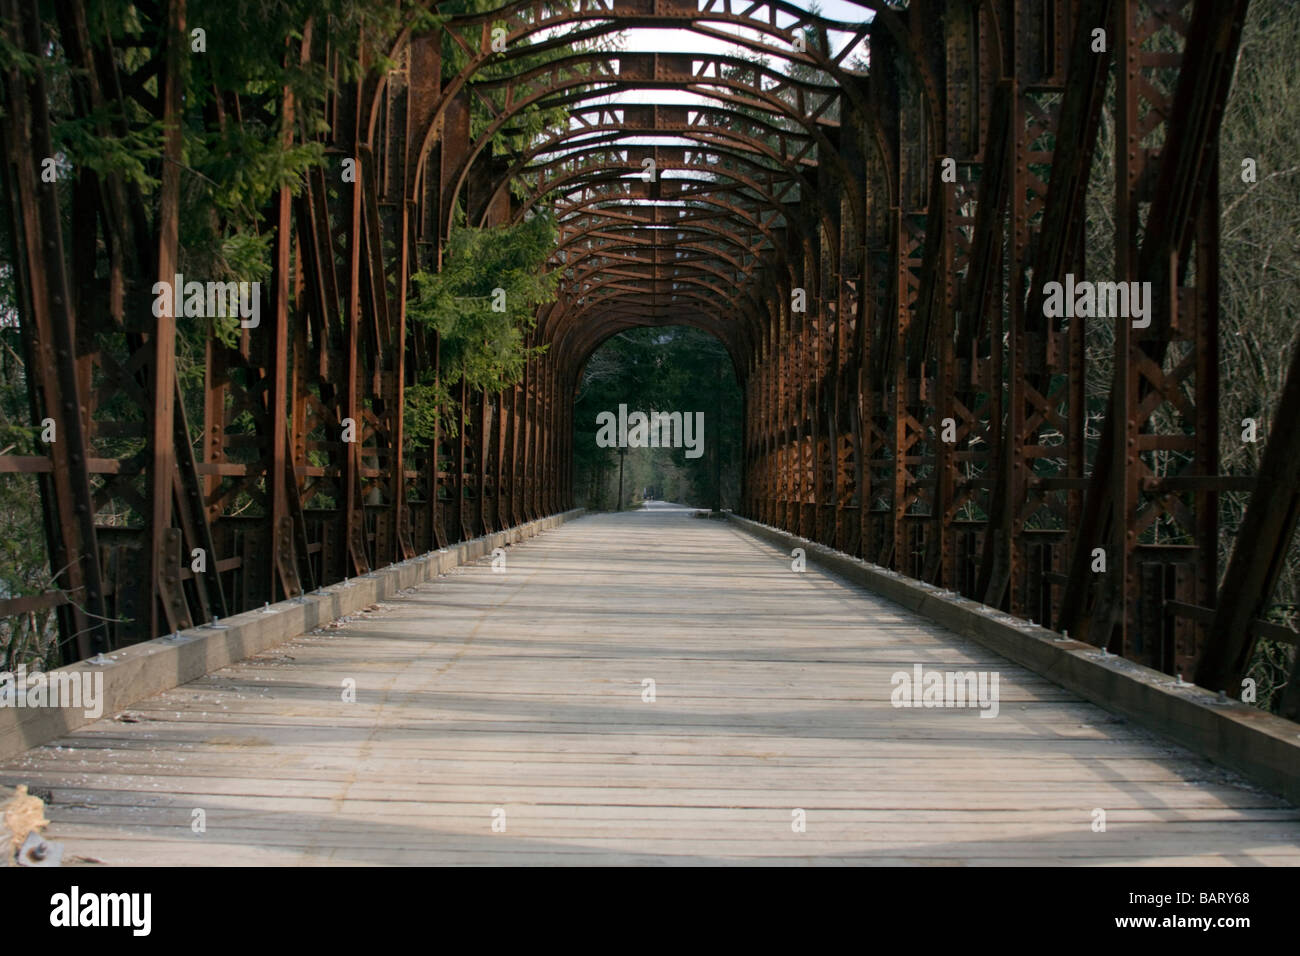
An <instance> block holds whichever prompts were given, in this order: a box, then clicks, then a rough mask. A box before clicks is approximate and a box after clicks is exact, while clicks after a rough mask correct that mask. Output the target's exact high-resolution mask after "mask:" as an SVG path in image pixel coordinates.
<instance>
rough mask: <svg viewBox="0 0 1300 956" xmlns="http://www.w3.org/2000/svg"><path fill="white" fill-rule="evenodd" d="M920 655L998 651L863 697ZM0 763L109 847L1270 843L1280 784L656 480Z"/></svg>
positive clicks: (771, 857)
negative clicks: (698, 514) (763, 538)
mask: <svg viewBox="0 0 1300 956" xmlns="http://www.w3.org/2000/svg"><path fill="white" fill-rule="evenodd" d="M918 663H919V664H921V665H923V666H924V667H925V668H926V669H927V670H931V669H932V670H943V671H951V670H962V671H968V670H976V671H981V670H984V671H996V672H997V673H998V674H999V690H1000V703H999V714H998V716H997V717H996V718H995V719H986V718H981V717H980V716H979V713H980V712H979V710H978V709H974V708H943V709H917V708H896V707H894V706H892V705H891V703H890V694H891V690H892V687H891V684H890V678H891V675H892V674H894V673H895V672H897V671H900V670H901V671H909V672H910V671H911V670H912V667H913V665H915V664H918ZM646 679H651V680H653V681H654V682H655V686H654V690H655V700H654V701H653V702H648V701H646V700H643V694H644V685H643V681H645V680H646ZM348 680H353V681H355V682H356V701H355V703H348V702H345V701H344V700H343V695H344V685H345V682H346V681H348ZM0 783H3V784H11V785H12V784H17V783H27V784H29V785H30V786H32V787H33V788H36V789H37V790H38V792H39V791H41V790H44V791H47V792H48V794H49V796H50V798H51V803H50V806H49V808H48V809H47V815H48V816H49V818H50V820H51V821H52V825H51V826H50V828H49V831H48V836H49V837H50V838H51V839H55V840H59V841H62V842H63V843H64V844H65V846H66V853H67V854H68V855H70V856H74V857H80V858H83V859H92V860H98V861H102V862H104V863H108V864H269V865H280V864H430V863H432V864H441V863H475V864H484V863H486V864H506V863H510V864H514V863H525V864H528V863H537V864H542V863H561V864H632V863H679V864H698V863H703V864H712V863H731V862H790V863H864V862H865V863H905V864H948V865H951V864H957V865H961V864H972V863H980V864H1011V863H1033V864H1080V863H1088V864H1133V863H1176V864H1184V863H1186V864H1192V863H1196V864H1206V863H1208V864H1215V863H1220V864H1291V865H1295V864H1300V810H1297V809H1296V808H1294V807H1292V806H1290V805H1289V804H1286V803H1284V802H1282V801H1280V800H1279V799H1277V798H1274V797H1271V796H1269V795H1267V794H1265V793H1262V792H1260V791H1258V790H1255V789H1253V788H1251V787H1250V786H1248V785H1247V784H1245V783H1244V782H1243V781H1241V780H1240V779H1239V778H1236V777H1234V776H1232V775H1231V774H1228V773H1226V772H1224V771H1221V770H1219V769H1217V768H1215V767H1213V766H1211V765H1210V764H1208V763H1207V762H1205V761H1204V760H1201V759H1199V758H1197V757H1195V756H1193V755H1192V754H1190V753H1188V752H1187V751H1185V750H1181V749H1180V748H1178V747H1176V746H1174V745H1172V744H1169V743H1167V742H1165V741H1163V740H1162V739H1160V738H1157V737H1154V736H1153V735H1151V734H1149V733H1146V732H1144V731H1142V730H1141V729H1140V728H1138V727H1135V726H1133V725H1132V724H1130V723H1127V722H1124V721H1122V720H1120V719H1118V718H1115V717H1113V716H1111V715H1109V714H1107V713H1106V712H1104V711H1102V710H1100V709H1099V708H1097V707H1095V706H1093V705H1091V704H1087V703H1084V702H1082V701H1080V700H1078V699H1077V698H1074V697H1072V696H1071V695H1070V694H1068V693H1066V692H1065V691H1063V690H1061V689H1060V688H1058V687H1056V686H1055V685H1053V684H1051V683H1049V682H1047V681H1045V680H1043V679H1042V678H1040V677H1038V676H1037V675H1035V674H1032V673H1030V672H1028V671H1026V670H1024V669H1022V668H1018V667H1015V666H1013V665H1011V664H1009V663H1008V662H1006V661H1004V660H1002V659H1000V658H997V657H995V656H994V655H992V654H990V653H989V652H987V651H985V650H983V649H981V648H980V647H979V646H978V645H975V644H973V643H971V642H969V641H967V640H964V639H962V638H960V637H958V636H956V635H954V634H952V633H951V632H948V631H945V630H943V629H942V628H939V627H936V626H934V625H932V624H929V623H927V622H924V621H922V620H921V619H919V618H916V617H914V616H913V615H911V614H909V613H906V612H904V611H901V610H900V609H898V608H897V607H895V606H893V605H890V604H888V603H886V602H884V601H882V600H880V599H878V598H875V597H873V596H871V595H870V594H867V593H865V592H863V591H860V590H857V589H854V588H851V587H849V586H847V585H844V584H841V583H839V582H838V581H836V580H835V579H833V578H830V577H828V576H826V575H824V574H822V573H820V572H818V571H817V570H816V569H814V568H812V567H811V566H810V567H809V570H808V571H807V573H804V574H795V573H793V572H792V571H791V569H790V560H789V558H788V557H786V556H782V555H781V554H779V553H778V552H776V551H775V550H773V549H772V548H770V547H768V546H767V545H764V544H761V543H759V542H757V541H755V540H754V539H752V538H750V537H748V536H747V535H745V534H743V533H741V532H739V531H737V530H735V529H734V528H733V527H730V526H728V525H727V524H725V523H722V522H716V521H705V520H699V519H696V518H694V517H692V516H691V513H690V512H686V511H673V510H670V509H666V508H659V509H655V510H653V511H650V512H645V511H643V512H634V513H629V514H624V515H603V516H593V517H588V518H583V519H581V520H579V521H576V522H573V523H571V524H568V525H565V526H564V527H562V528H560V529H558V530H555V531H552V532H548V533H547V534H545V535H543V536H541V537H539V538H535V539H532V540H531V541H528V542H527V543H525V544H522V545H518V546H516V547H513V548H511V549H509V551H508V566H507V569H506V571H505V573H494V572H493V571H492V570H491V568H490V567H489V566H488V564H487V563H486V562H484V563H482V564H481V565H477V566H473V567H467V568H462V569H458V570H457V571H456V572H454V573H452V574H450V575H447V576H446V577H443V578H441V579H439V580H437V581H436V582H432V583H430V584H427V585H425V586H422V587H420V588H418V589H416V590H414V591H412V592H410V593H407V594H405V595H402V596H401V597H400V598H398V599H396V600H392V601H388V602H385V603H384V604H383V605H382V606H377V607H375V609H374V610H372V611H370V612H368V613H366V614H364V615H361V616H359V617H358V619H356V620H354V621H352V622H349V623H342V624H337V625H334V626H331V627H329V628H326V629H323V630H322V631H320V632H318V633H313V634H309V635H305V636H303V637H301V638H300V639H298V640H295V641H292V642H290V643H287V644H283V645H280V646H278V647H276V648H275V649H274V650H272V651H271V652H268V653H265V654H263V655H261V656H259V657H257V658H254V659H251V660H248V661H245V662H243V663H241V664H239V665H237V666H234V667H229V668H226V669H224V670H221V671H218V672H216V673H213V674H210V675H208V676H207V677H205V678H204V679H202V680H199V681H195V682H193V683H191V684H187V685H184V686H182V687H179V688H177V689H175V690H173V691H171V692H168V693H166V694H162V695H159V696H157V697H154V698H151V699H150V700H148V701H146V702H142V703H141V704H140V705H138V706H136V707H134V708H133V709H132V710H131V711H129V712H128V713H126V714H119V715H113V716H110V717H108V718H106V719H104V720H101V721H99V722H98V723H95V724H93V725H91V726H89V727H87V728H85V729H83V730H80V731H78V732H76V733H73V734H71V735H69V736H67V737H65V738H63V739H61V740H59V741H56V742H54V743H52V744H49V745H47V746H43V747H39V748H37V749H35V750H32V751H29V752H28V753H27V754H26V755H24V756H22V757H20V758H17V759H15V760H11V761H9V762H7V763H5V764H2V765H0ZM1098 808H1099V809H1102V810H1104V811H1105V814H1106V830H1105V832H1095V831H1094V829H1093V821H1094V810H1095V809H1098ZM196 810H201V811H203V813H202V816H203V822H204V824H205V827H206V829H205V831H204V832H202V833H196V832H194V830H193V827H192V823H193V822H194V820H195V817H196V814H195V811H196ZM796 810H802V811H804V813H805V815H806V830H805V831H804V832H795V830H794V828H793V827H792V823H793V822H794V821H795V820H796V818H797V816H798V814H796V813H794V811H796ZM496 811H503V813H500V812H496ZM494 822H495V823H496V826H497V829H494ZM503 823H504V830H501V829H500V828H501V826H502V824H503Z"/></svg>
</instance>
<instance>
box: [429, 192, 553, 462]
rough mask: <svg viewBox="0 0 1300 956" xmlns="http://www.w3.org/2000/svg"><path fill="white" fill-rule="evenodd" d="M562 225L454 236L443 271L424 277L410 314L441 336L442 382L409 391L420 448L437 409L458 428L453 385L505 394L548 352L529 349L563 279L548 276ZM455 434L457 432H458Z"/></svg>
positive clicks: (533, 222)
mask: <svg viewBox="0 0 1300 956" xmlns="http://www.w3.org/2000/svg"><path fill="white" fill-rule="evenodd" d="M555 242H556V229H555V221H554V219H553V218H552V217H550V216H549V215H538V216H533V217H532V218H531V219H527V220H525V221H524V222H522V223H519V224H518V225H514V226H501V227H498V228H494V229H474V228H467V227H458V228H456V229H454V230H452V234H451V238H450V239H449V240H448V243H447V248H446V250H445V253H444V261H443V268H442V271H441V272H437V273H431V272H417V273H416V274H415V275H413V276H412V277H411V278H412V282H413V284H414V286H415V293H416V294H415V296H414V297H413V298H412V300H411V302H410V303H409V304H408V315H409V316H410V318H411V319H413V320H414V321H417V322H422V323H424V324H425V325H426V326H428V327H429V328H430V329H432V330H433V331H435V332H437V333H438V341H439V355H440V359H439V362H440V370H441V377H440V381H441V382H442V383H444V385H443V386H442V387H439V386H438V385H437V384H435V382H434V380H433V376H432V375H431V374H430V373H428V372H426V373H425V375H424V377H423V379H422V380H421V382H420V383H418V385H417V386H415V387H413V388H408V389H407V393H406V401H407V419H406V428H407V431H408V434H409V435H410V437H411V438H412V439H413V440H414V441H416V442H417V443H422V442H424V441H427V439H428V438H429V437H431V436H432V429H433V427H434V425H435V424H436V422H437V421H438V419H437V417H436V414H435V413H434V412H432V411H431V409H430V404H431V403H437V404H438V406H439V407H441V408H442V410H443V422H444V425H445V426H446V427H447V428H449V429H451V428H453V427H454V426H453V425H452V421H451V415H452V413H453V411H454V408H455V405H454V402H453V400H452V398H451V396H450V394H449V392H448V390H447V389H446V387H445V383H447V382H460V381H463V382H464V383H465V385H466V386H467V387H469V388H471V389H483V390H486V391H499V390H500V389H502V388H505V387H507V386H510V385H514V384H515V383H516V382H518V381H519V380H520V378H521V377H522V376H523V372H524V365H525V364H526V362H527V361H528V359H529V358H530V357H532V356H534V355H537V354H540V352H541V351H542V349H541V348H528V347H525V345H524V340H525V336H526V335H527V333H528V330H529V329H531V328H532V327H533V325H534V323H535V322H536V317H537V309H538V307H539V306H542V305H545V304H546V303H548V302H551V301H553V300H554V298H555V288H556V283H557V281H558V279H559V276H558V274H557V273H554V272H547V271H545V267H546V261H547V259H548V258H549V257H550V254H551V252H552V251H553V250H554V249H555ZM452 433H454V432H450V431H449V434H452Z"/></svg>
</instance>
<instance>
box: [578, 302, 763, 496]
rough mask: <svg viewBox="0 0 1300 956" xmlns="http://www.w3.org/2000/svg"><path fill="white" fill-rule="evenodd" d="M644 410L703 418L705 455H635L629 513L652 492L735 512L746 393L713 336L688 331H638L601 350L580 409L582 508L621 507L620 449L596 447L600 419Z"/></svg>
mask: <svg viewBox="0 0 1300 956" xmlns="http://www.w3.org/2000/svg"><path fill="white" fill-rule="evenodd" d="M620 404H622V405H626V406H627V407H628V411H629V413H630V412H632V411H642V412H645V413H647V414H649V413H650V412H651V411H652V410H653V411H661V412H674V411H678V412H682V413H686V412H703V413H704V453H703V454H702V455H701V456H700V457H698V458H689V457H687V456H686V450H685V449H684V448H644V449H631V450H630V451H629V453H628V455H627V459H626V461H625V462H624V463H623V465H624V475H623V485H624V506H626V505H627V504H628V503H629V502H631V501H633V500H634V497H639V496H640V492H641V490H642V489H643V488H645V487H647V486H653V487H654V488H656V489H658V490H659V494H658V497H661V498H664V499H668V500H672V501H678V502H680V503H682V504H689V505H695V506H697V507H714V506H715V505H718V504H721V506H723V507H731V508H734V507H736V505H737V504H738V503H739V497H740V468H741V460H740V458H741V435H742V423H741V413H742V409H741V394H740V387H739V385H738V384H737V383H736V378H735V372H734V370H733V368H732V364H731V357H730V356H729V355H728V354H727V351H726V349H724V348H723V346H722V343H721V342H719V341H718V340H717V339H715V338H714V337H713V336H711V335H709V334H708V333H706V332H701V331H699V330H698V329H692V328H685V327H671V328H653V329H632V330H630V331H627V332H621V333H619V334H618V335H615V336H613V337H612V338H610V339H609V340H607V341H606V342H605V343H604V344H603V345H601V346H600V347H599V348H598V349H597V350H596V351H595V353H593V354H592V356H591V358H590V359H589V360H588V362H587V365H586V367H585V368H584V370H583V373H582V378H581V381H580V384H579V387H578V393H577V397H576V400H575V403H574V412H573V421H574V425H573V430H574V481H573V488H574V495H575V497H576V498H577V503H578V504H579V505H584V506H586V507H589V508H593V509H598V510H604V509H612V508H616V507H617V506H618V501H617V495H618V469H619V461H618V450H617V449H613V448H601V447H599V446H598V445H597V444H596V416H597V414H599V413H600V412H604V411H609V412H614V413H617V411H618V407H619V405H620Z"/></svg>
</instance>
